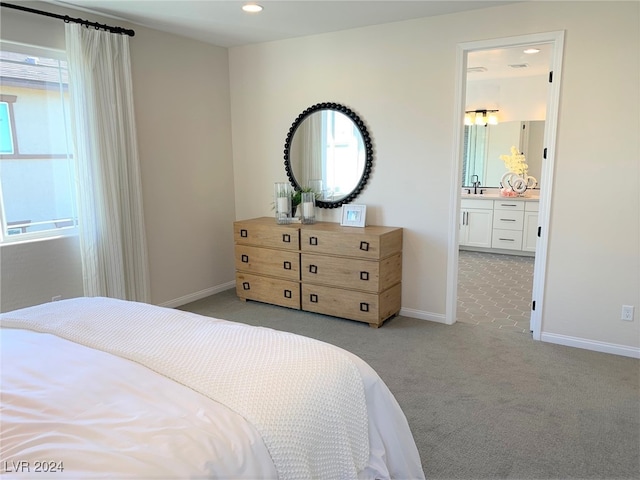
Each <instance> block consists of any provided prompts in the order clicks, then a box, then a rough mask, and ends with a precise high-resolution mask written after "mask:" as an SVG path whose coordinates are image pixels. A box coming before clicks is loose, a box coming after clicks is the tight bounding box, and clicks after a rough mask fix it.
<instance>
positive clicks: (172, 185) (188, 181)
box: [0, 2, 234, 311]
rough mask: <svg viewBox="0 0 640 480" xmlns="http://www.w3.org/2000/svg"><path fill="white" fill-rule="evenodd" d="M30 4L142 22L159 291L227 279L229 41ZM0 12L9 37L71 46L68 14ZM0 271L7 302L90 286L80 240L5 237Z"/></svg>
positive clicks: (144, 160) (155, 299)
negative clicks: (13, 240)
mask: <svg viewBox="0 0 640 480" xmlns="http://www.w3.org/2000/svg"><path fill="white" fill-rule="evenodd" d="M23 4H25V5H27V6H30V7H32V8H37V9H41V10H45V11H51V12H55V13H60V14H69V15H71V16H73V17H82V18H87V19H89V20H96V21H99V22H100V23H108V24H115V23H117V24H118V25H121V26H125V27H129V28H133V29H134V30H135V32H136V35H135V37H133V38H131V39H130V48H131V57H132V63H133V65H132V69H133V87H134V99H135V110H136V125H137V131H138V146H139V153H140V162H141V170H142V188H143V202H144V213H145V224H146V233H147V244H148V248H149V263H150V274H151V301H152V303H155V304H166V305H177V304H181V303H186V302H187V301H189V300H192V299H195V298H199V297H202V296H206V295H207V294H210V293H214V292H216V291H218V290H220V289H224V288H228V287H229V286H230V285H231V283H230V282H232V281H233V278H234V276H233V275H234V273H233V268H234V262H233V255H232V251H233V229H232V222H233V220H234V206H233V198H234V186H233V164H232V157H231V120H230V106H229V74H228V59H227V49H225V48H221V47H216V46H212V45H208V44H205V43H201V42H196V41H192V40H188V39H186V38H183V37H179V36H176V35H171V34H166V33H161V32H158V31H155V30H151V29H147V28H143V27H139V26H135V25H127V24H126V23H124V22H115V21H113V20H112V19H108V18H107V19H105V18H100V17H97V16H95V15H90V14H86V13H85V12H78V11H74V10H68V9H63V8H58V7H56V6H54V5H51V4H44V3H39V2H28V3H27V2H23ZM0 21H1V22H2V23H1V25H0V26H1V37H2V39H5V40H10V41H18V42H23V43H28V44H34V45H39V46H45V47H52V48H59V49H64V23H63V22H62V21H60V20H56V19H51V18H47V17H43V16H39V15H34V14H30V13H25V12H19V11H15V10H11V9H8V8H3V9H2V11H1V15H0ZM43 259H45V260H46V262H45V263H44V264H43V263H42V262H43ZM0 273H1V275H0V287H1V291H0V310H2V311H7V310H12V309H14V308H20V307H23V306H28V305H33V304H36V303H41V302H44V301H49V300H51V298H52V297H53V296H54V295H60V294H62V295H63V297H64V298H68V297H74V296H81V295H82V294H83V291H82V276H81V275H82V274H81V265H80V262H79V260H78V255H77V240H76V241H75V242H74V241H73V240H69V239H59V240H49V241H47V242H30V243H25V244H21V245H3V246H1V247H0Z"/></svg>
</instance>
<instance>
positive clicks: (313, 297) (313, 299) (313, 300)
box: [309, 293, 318, 303]
mask: <svg viewBox="0 0 640 480" xmlns="http://www.w3.org/2000/svg"><path fill="white" fill-rule="evenodd" d="M309 301H310V302H311V303H318V295H316V294H315V293H312V294H311V295H309Z"/></svg>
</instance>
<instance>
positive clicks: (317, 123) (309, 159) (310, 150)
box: [299, 112, 324, 187]
mask: <svg viewBox="0 0 640 480" xmlns="http://www.w3.org/2000/svg"><path fill="white" fill-rule="evenodd" d="M323 120H324V113H323V112H316V113H313V114H311V115H309V116H308V117H307V118H306V119H305V120H304V121H303V122H302V123H301V124H300V127H299V129H300V130H301V132H300V135H301V137H302V140H303V143H302V145H303V147H302V148H303V151H302V152H301V154H302V179H301V180H302V181H299V183H300V186H302V187H309V186H311V185H310V182H311V181H312V180H324V179H323V171H322V158H323V154H322V150H323V148H324V142H323V141H322V124H323ZM323 183H324V182H323Z"/></svg>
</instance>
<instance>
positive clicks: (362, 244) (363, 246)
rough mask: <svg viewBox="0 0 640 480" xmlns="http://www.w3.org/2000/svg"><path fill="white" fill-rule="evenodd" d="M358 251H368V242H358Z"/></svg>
mask: <svg viewBox="0 0 640 480" xmlns="http://www.w3.org/2000/svg"><path fill="white" fill-rule="evenodd" d="M360 250H364V251H365V252H368V251H369V242H360Z"/></svg>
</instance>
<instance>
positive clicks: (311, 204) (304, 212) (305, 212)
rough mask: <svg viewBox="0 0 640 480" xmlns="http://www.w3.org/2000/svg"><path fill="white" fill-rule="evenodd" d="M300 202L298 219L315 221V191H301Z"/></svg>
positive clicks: (302, 221) (309, 221)
mask: <svg viewBox="0 0 640 480" xmlns="http://www.w3.org/2000/svg"><path fill="white" fill-rule="evenodd" d="M301 198H302V200H301V202H300V221H301V223H305V224H309V223H316V194H315V192H302V197H301Z"/></svg>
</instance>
